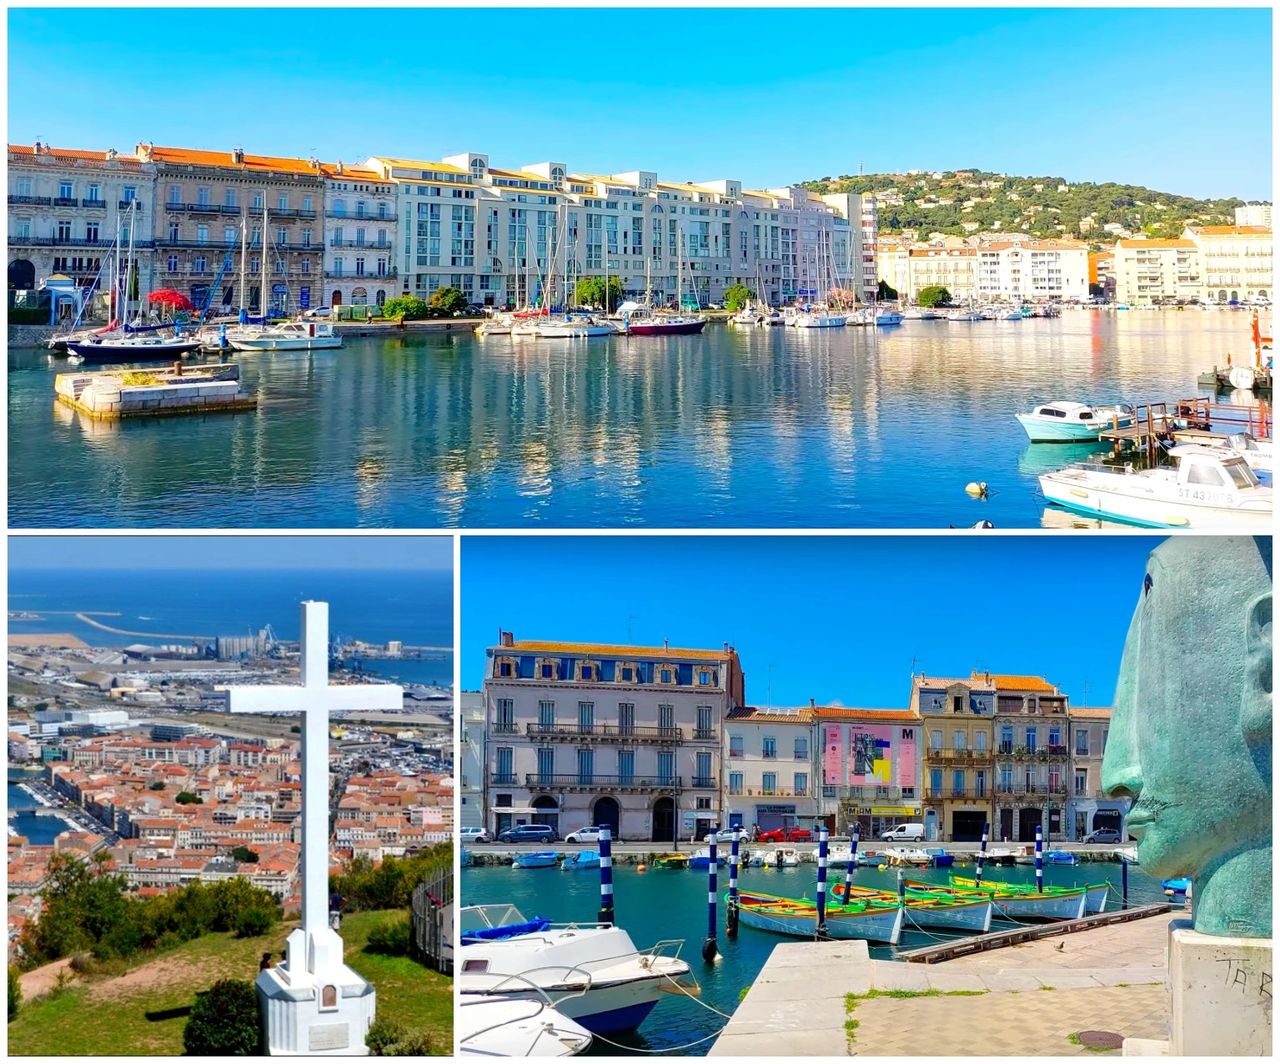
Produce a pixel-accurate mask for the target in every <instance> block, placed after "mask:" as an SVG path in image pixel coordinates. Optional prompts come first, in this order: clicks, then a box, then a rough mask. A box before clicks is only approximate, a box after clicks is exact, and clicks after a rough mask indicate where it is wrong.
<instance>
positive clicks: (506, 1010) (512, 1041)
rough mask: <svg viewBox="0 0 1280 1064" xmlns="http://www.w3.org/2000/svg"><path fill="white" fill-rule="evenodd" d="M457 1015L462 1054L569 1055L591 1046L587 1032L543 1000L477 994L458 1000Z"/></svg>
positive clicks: (487, 1055)
mask: <svg viewBox="0 0 1280 1064" xmlns="http://www.w3.org/2000/svg"><path fill="white" fill-rule="evenodd" d="M457 1016H458V1051H459V1054H460V1055H461V1056H464V1057H465V1056H477V1057H572V1056H576V1055H577V1054H579V1053H584V1052H586V1051H587V1050H588V1049H590V1048H591V1041H592V1038H591V1032H590V1031H588V1030H587V1029H586V1028H585V1027H583V1026H582V1025H581V1024H579V1023H575V1022H574V1021H573V1020H571V1019H569V1017H568V1016H565V1015H563V1014H562V1013H560V1012H558V1011H556V1010H555V1009H554V1008H552V1007H551V1005H550V1004H549V1003H548V1002H546V1001H539V1000H536V999H533V998H529V999H524V1000H519V1001H511V1000H508V999H507V998H505V997H502V996H494V997H484V996H482V995H477V996H475V997H474V998H471V999H468V1000H464V1001H462V1002H460V1003H459V1008H458V1013H457Z"/></svg>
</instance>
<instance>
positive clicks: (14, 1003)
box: [9, 964, 22, 1023]
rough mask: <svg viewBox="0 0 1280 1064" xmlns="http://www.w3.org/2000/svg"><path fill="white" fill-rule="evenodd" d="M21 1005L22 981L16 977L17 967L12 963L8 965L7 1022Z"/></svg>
mask: <svg viewBox="0 0 1280 1064" xmlns="http://www.w3.org/2000/svg"><path fill="white" fill-rule="evenodd" d="M21 1005H22V983H21V981H20V980H19V978H18V969H17V968H15V967H14V966H13V965H12V964H11V965H9V1022H10V1023H12V1022H13V1020H14V1019H15V1018H16V1017H17V1015H18V1009H19V1007H20V1006H21Z"/></svg>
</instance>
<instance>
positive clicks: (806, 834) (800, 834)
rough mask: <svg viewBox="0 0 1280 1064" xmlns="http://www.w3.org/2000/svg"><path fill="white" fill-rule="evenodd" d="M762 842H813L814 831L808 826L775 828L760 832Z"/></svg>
mask: <svg viewBox="0 0 1280 1064" xmlns="http://www.w3.org/2000/svg"><path fill="white" fill-rule="evenodd" d="M760 841H761V842H812V841H813V832H812V831H810V830H809V829H808V828H774V829H773V830H771V831H762V832H760Z"/></svg>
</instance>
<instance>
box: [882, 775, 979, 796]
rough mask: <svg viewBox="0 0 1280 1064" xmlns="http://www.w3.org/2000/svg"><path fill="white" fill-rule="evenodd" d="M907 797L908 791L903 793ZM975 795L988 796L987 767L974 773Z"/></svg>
mask: <svg viewBox="0 0 1280 1064" xmlns="http://www.w3.org/2000/svg"><path fill="white" fill-rule="evenodd" d="M902 796H903V797H904V798H905V797H906V792H905V791H904V792H903V795H902ZM973 796H974V797H975V798H985V797H986V796H987V773H986V770H985V769H978V770H977V771H975V772H974V774H973Z"/></svg>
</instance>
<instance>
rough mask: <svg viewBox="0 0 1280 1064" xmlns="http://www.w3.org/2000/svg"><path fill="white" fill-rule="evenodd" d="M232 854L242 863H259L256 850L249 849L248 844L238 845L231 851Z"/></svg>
mask: <svg viewBox="0 0 1280 1064" xmlns="http://www.w3.org/2000/svg"><path fill="white" fill-rule="evenodd" d="M231 856H232V857H234V858H235V859H236V860H237V861H239V862H240V863H241V864H257V863H258V854H257V853H256V852H255V851H254V850H251V849H249V847H248V846H237V847H236V848H235V849H234V850H232V851H231Z"/></svg>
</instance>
